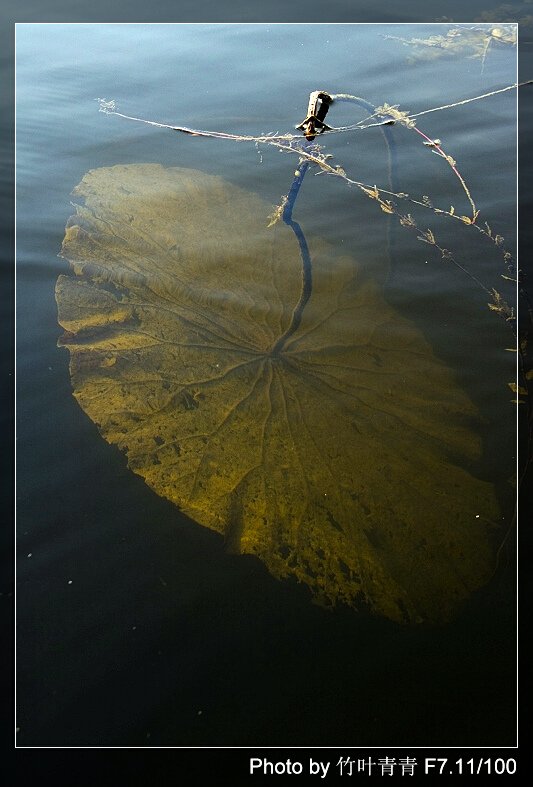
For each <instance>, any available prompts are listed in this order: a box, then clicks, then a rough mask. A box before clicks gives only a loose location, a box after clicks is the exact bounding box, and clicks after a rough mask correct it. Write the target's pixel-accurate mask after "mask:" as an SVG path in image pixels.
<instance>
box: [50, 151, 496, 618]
mask: <svg viewBox="0 0 533 787" xmlns="http://www.w3.org/2000/svg"><path fill="white" fill-rule="evenodd" d="M74 195H75V196H76V197H79V198H84V204H83V205H81V204H80V205H78V206H77V208H76V211H77V213H76V215H75V216H73V217H71V219H70V220H69V222H68V225H67V230H66V236H65V239H64V242H63V248H62V253H61V256H63V257H66V258H68V259H69V260H70V261H71V265H72V269H73V273H72V274H71V275H69V276H60V277H59V279H58V282H57V288H56V297H57V302H58V307H59V321H60V323H61V325H62V326H63V327H64V329H65V333H64V334H63V336H62V338H61V339H60V344H62V345H64V346H67V347H68V349H69V351H70V355H71V360H70V370H71V377H72V384H73V388H74V395H75V397H76V399H77V400H78V402H79V404H80V405H81V407H82V408H83V410H84V411H85V412H86V413H87V414H88V415H89V417H90V418H91V419H92V420H93V421H94V422H96V423H97V424H98V427H99V429H100V432H101V434H102V435H103V437H104V438H105V439H106V440H107V441H108V442H109V443H113V444H116V445H118V446H119V448H120V449H122V450H123V451H124V452H125V453H126V455H127V458H128V463H129V466H130V468H131V469H132V470H133V471H134V472H136V473H138V474H140V475H141V476H142V477H143V478H144V479H145V480H146V483H147V484H148V485H149V486H150V487H151V488H152V489H153V490H155V492H157V493H158V494H159V495H162V496H164V497H166V498H168V499H169V500H171V501H173V502H174V503H175V504H176V505H177V506H179V507H180V508H181V509H182V510H183V511H184V512H186V513H187V514H188V515H189V516H191V517H192V518H194V519H195V520H196V521H197V522H199V523H201V524H202V525H205V526H207V527H210V528H213V529H214V530H217V531H219V532H220V533H222V534H224V536H225V540H226V543H227V545H228V548H229V549H231V550H233V551H236V552H243V553H251V554H253V555H257V556H258V557H259V558H260V559H261V560H262V561H263V562H264V563H265V564H266V565H267V567H268V569H269V570H270V571H271V572H272V574H274V575H275V576H276V577H280V578H282V577H288V576H290V575H295V576H296V577H297V578H298V580H300V581H303V582H305V583H307V584H308V585H309V586H310V588H311V590H312V593H313V596H314V599H315V600H316V601H319V602H321V603H323V604H325V605H329V606H332V605H334V604H336V603H337V602H339V601H343V602H345V603H347V604H350V605H353V606H356V607H357V606H358V605H359V603H360V602H363V601H366V602H368V604H369V605H370V606H371V607H372V608H373V609H374V610H375V611H377V612H379V613H381V614H384V615H386V616H388V617H390V618H392V619H394V620H398V621H422V620H432V621H436V620H443V619H447V618H448V617H449V616H450V614H451V613H452V611H453V610H454V608H455V607H456V606H457V605H458V604H459V603H460V602H461V601H462V600H463V599H465V598H466V597H468V595H469V594H470V593H471V592H472V591H473V590H475V589H477V588H479V587H480V586H482V585H483V584H484V583H485V582H486V581H487V579H488V577H489V576H490V573H491V571H492V567H493V556H492V551H491V542H490V538H489V536H488V530H489V527H490V526H491V525H492V524H493V523H494V522H495V521H496V520H497V519H498V517H499V513H498V508H497V504H496V502H495V497H494V492H493V489H492V486H491V485H489V484H487V483H485V482H483V481H481V480H479V479H477V478H475V477H474V476H473V475H471V474H470V473H469V472H468V471H467V469H465V468H466V467H467V466H468V464H469V463H470V462H472V461H473V460H474V459H476V458H477V457H478V456H479V452H480V443H479V439H478V437H477V435H476V433H475V431H474V429H473V423H475V418H476V412H475V409H474V407H473V405H472V404H471V402H470V401H469V399H468V398H467V397H466V395H465V394H464V393H463V392H462V391H461V390H460V388H458V387H457V385H456V383H455V382H454V379H453V375H452V373H451V372H450V371H449V370H448V369H447V368H446V367H445V366H444V365H443V364H442V362H440V361H439V360H438V359H437V358H435V356H434V355H433V353H432V351H431V348H430V347H429V345H428V343H427V342H426V341H425V340H424V338H423V337H422V336H421V335H420V333H419V332H418V331H417V330H416V329H415V328H414V327H413V325H412V324H411V323H410V322H409V321H408V320H406V319H404V318H403V317H401V316H400V315H399V314H397V313H396V312H395V311H394V310H393V309H391V308H390V306H388V305H387V304H386V302H385V301H384V300H383V299H382V297H381V296H380V294H379V291H378V288H377V287H376V285H375V284H373V283H372V282H369V281H364V279H363V277H362V276H361V274H360V272H359V271H358V268H357V266H356V263H355V262H354V261H353V260H352V259H351V258H348V257H336V256H335V255H334V254H333V253H332V252H331V251H330V250H329V249H328V247H327V246H326V245H325V244H324V243H323V242H321V241H319V240H312V241H311V242H310V244H309V245H310V251H311V258H312V270H313V287H312V294H311V298H310V300H309V302H308V304H307V306H306V307H305V309H304V311H303V314H302V320H301V323H300V325H299V327H298V329H297V330H296V332H295V333H294V334H293V335H291V336H290V337H288V338H287V340H286V341H285V343H284V344H283V346H281V347H280V343H279V340H280V338H281V337H282V336H284V335H285V334H286V332H287V330H288V327H289V325H290V323H291V317H292V313H293V311H294V308H295V306H296V304H297V303H298V301H299V297H300V292H301V287H302V261H301V258H300V251H299V247H298V243H297V240H296V238H295V236H294V234H293V232H292V230H291V229H290V228H289V227H287V226H285V225H283V224H280V223H278V224H277V225H275V226H273V227H270V228H267V224H268V220H267V216H268V214H269V212H270V211H271V209H270V207H269V206H268V205H266V204H265V203H264V202H262V201H261V200H260V199H259V197H257V196H255V195H253V194H250V193H247V192H245V191H243V190H241V189H239V188H236V187H235V186H232V185H229V184H228V183H225V182H223V181H222V180H221V179H219V178H215V177H211V176H209V175H205V174H202V173H200V172H197V171H194V170H188V169H178V168H174V169H164V168H162V167H160V166H157V165H149V164H142V165H141V164H135V165H127V166H116V167H111V168H105V169H98V170H92V171H91V172H89V173H88V174H87V175H86V176H85V177H84V178H83V180H82V182H81V183H80V184H79V186H77V188H76V189H75V191H74ZM81 201H83V200H81ZM274 348H277V349H276V350H275V349H274Z"/></svg>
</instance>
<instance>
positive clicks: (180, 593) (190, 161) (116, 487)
mask: <svg viewBox="0 0 533 787" xmlns="http://www.w3.org/2000/svg"><path fill="white" fill-rule="evenodd" d="M447 29H449V27H446V26H445V27H444V32H445V31H446V30H447ZM442 32H443V29H442V27H441V26H439V25H423V26H415V25H408V26H407V25H404V26H401V27H400V26H394V25H327V26H322V25H298V26H292V25H191V26H188V25H117V26H113V25H75V26H74V25H61V24H56V25H46V26H40V25H33V24H30V25H21V26H19V27H18V33H17V217H18V218H17V249H18V252H17V295H18V307H17V308H18V321H17V330H18V362H17V378H18V389H17V390H18V410H17V416H18V454H17V456H18V484H17V487H18V500H17V508H18V515H17V527H18V539H17V549H18V557H19V563H18V570H17V579H18V589H17V637H18V640H17V651H18V668H17V683H18V686H17V703H18V715H17V726H18V727H19V729H20V732H19V735H18V745H19V746H158V745H164V746H176V747H178V746H339V745H345V746H386V745H389V746H434V745H443V746H506V745H513V744H514V740H515V711H514V708H515V703H514V700H515V687H514V677H515V675H514V649H515V634H514V624H515V612H514V599H515V594H514V584H513V568H512V563H513V558H512V554H511V553H510V552H509V551H508V549H507V548H504V549H503V550H502V551H501V553H500V558H501V559H500V561H499V562H498V565H497V566H496V563H495V567H496V571H495V575H494V577H493V579H492V581H491V582H490V583H489V584H488V585H487V586H486V587H485V588H483V589H482V590H481V591H479V592H478V593H476V594H474V596H473V597H472V598H471V599H470V600H469V601H468V602H467V603H466V604H465V605H464V606H463V607H462V608H461V609H460V610H459V611H458V613H457V616H456V617H455V618H454V620H452V621H451V622H450V623H448V624H445V625H432V626H429V625H427V626H426V625H422V626H419V627H416V626H413V627H409V626H402V625H400V624H397V623H394V622H391V621H389V620H387V619H385V618H380V617H378V616H375V615H373V614H372V613H371V612H369V611H368V610H365V609H364V607H363V608H361V610H360V611H359V612H355V611H354V610H353V609H350V608H347V607H343V606H342V605H341V606H339V607H337V608H336V609H335V610H334V611H333V612H328V611H325V610H323V609H321V608H319V607H316V606H315V605H313V604H312V603H311V597H310V593H309V590H308V589H307V587H306V586H304V585H301V584H297V583H296V581H290V580H288V581H286V582H278V581H277V580H276V579H274V578H273V577H272V576H271V575H270V574H269V573H268V571H267V569H266V567H265V566H263V564H262V563H260V562H259V561H258V560H257V559H256V558H254V557H252V556H249V555H228V554H226V552H225V550H224V544H223V539H222V537H221V536H219V535H218V534H217V533H215V532H212V531H210V530H207V529H204V528H202V527H200V526H199V525H197V524H196V523H194V522H193V521H191V520H189V519H187V518H186V517H184V516H183V515H182V514H181V513H180V512H179V511H178V510H177V508H176V507H175V506H173V505H172V504H171V503H170V502H168V501H167V500H165V499H163V498H161V497H158V496H157V495H156V494H155V493H154V492H152V491H151V490H150V489H149V488H148V486H147V485H146V484H145V482H144V481H143V479H142V478H140V477H139V476H136V475H134V474H133V473H132V472H131V471H130V470H128V468H127V466H126V458H125V456H124V455H123V454H122V453H121V452H120V451H119V450H118V449H117V448H116V447H115V446H112V445H109V444H108V443H106V442H105V441H104V440H103V439H102V438H101V437H100V435H99V433H98V429H97V427H96V425H95V424H94V423H93V422H92V421H91V420H90V419H89V418H88V417H87V415H85V413H84V412H83V411H82V410H81V409H80V407H79V406H78V405H77V403H76V401H75V399H74V398H73V396H72V391H71V386H70V378H69V369H68V362H69V359H68V352H67V351H66V350H65V349H64V348H58V347H57V340H58V337H59V336H60V335H61V333H62V328H61V327H60V326H59V325H58V322H57V308H56V302H55V298H54V287H55V283H56V280H57V278H58V276H59V275H60V274H66V273H67V272H68V267H69V266H68V262H67V261H66V260H63V259H58V257H57V254H58V253H59V251H60V248H61V242H62V239H63V236H64V229H65V224H66V221H67V219H68V217H69V216H70V215H71V214H72V213H73V208H72V206H71V204H70V202H69V199H70V198H69V195H70V192H71V191H72V189H73V188H74V187H75V186H76V184H78V183H79V182H80V180H81V179H82V177H83V176H84V174H85V173H86V172H88V171H89V170H90V169H97V168H101V167H110V166H115V165H117V164H134V163H151V164H161V165H163V166H164V167H190V168H193V169H197V170H201V171H202V172H204V173H206V174H209V175H217V176H220V177H222V178H223V179H224V180H226V181H228V182H230V183H232V184H234V185H236V186H239V187H242V188H244V189H246V190H248V191H252V192H255V193H257V194H259V195H260V196H261V197H262V198H263V199H265V200H266V201H267V202H268V203H269V204H271V205H276V204H279V203H280V199H281V196H282V195H283V194H286V193H287V192H288V189H289V188H290V185H291V182H292V178H293V173H294V168H295V166H296V165H297V162H298V158H297V157H296V156H289V155H281V154H280V153H279V152H278V151H277V150H276V149H274V148H272V147H269V146H267V145H262V146H261V147H260V150H259V151H258V150H257V149H256V148H255V147H254V145H253V144H250V143H243V142H229V141H225V140H217V139H205V138H202V137H189V136H186V135H179V134H177V133H176V132H172V131H170V130H167V129H161V128H156V127H152V126H148V125H144V124H140V123H134V122H131V121H128V120H125V119H123V118H120V117H114V116H109V115H105V114H101V113H99V112H98V103H97V102H96V101H95V99H97V98H105V99H107V100H112V99H114V100H115V101H116V104H117V109H118V111H119V112H122V113H124V114H126V115H132V116H135V117H140V118H146V119H150V120H154V121H157V122H160V123H166V124H177V123H178V124H180V125H185V126H188V127H193V128H200V129H211V130H216V131H223V132H226V133H230V134H245V135H253V136H257V135H262V134H265V133H267V132H280V133H283V132H287V131H289V132H290V131H292V130H293V128H294V126H295V125H296V124H297V123H299V122H301V121H302V120H303V118H304V116H305V112H306V108H307V99H308V95H309V92H310V91H312V90H316V89H323V90H328V91H329V92H330V93H353V94H356V95H358V96H362V97H364V98H365V99H367V100H368V101H370V102H372V103H373V104H375V105H379V104H383V103H384V102H387V103H388V104H389V105H395V104H399V105H400V109H401V110H409V111H410V112H412V113H415V112H421V111H423V110H426V109H431V108H433V107H441V106H443V105H447V104H451V103H455V102H459V101H462V100H464V99H467V98H470V97H473V96H476V95H481V94H483V93H488V92H491V91H492V90H496V89H498V88H501V87H505V86H506V85H510V84H513V83H514V82H515V81H516V50H515V49H513V47H510V46H509V47H507V48H506V47H504V46H497V45H492V46H491V47H490V49H489V50H488V51H487V56H486V58H485V61H484V63H483V65H482V63H481V60H480V59H479V58H478V59H469V58H468V57H466V56H465V55H464V54H457V55H456V56H453V57H450V58H447V59H445V58H438V59H434V60H419V61H417V62H416V63H414V64H413V65H408V63H407V58H408V56H409V55H410V54H412V50H411V48H409V47H406V46H403V45H402V43H401V42H399V41H397V40H392V39H387V38H384V36H387V35H388V36H400V37H403V38H406V39H411V38H413V37H417V38H424V39H427V38H428V37H429V36H431V35H437V34H439V33H442ZM515 102H516V99H515V95H514V93H513V91H508V92H506V93H501V94H499V95H495V96H493V97H490V98H487V99H483V100H481V101H476V102H473V103H471V104H467V105H463V106H457V107H455V108H451V109H448V110H443V111H440V112H435V113H430V114H428V115H425V116H422V117H421V118H420V119H419V120H418V122H417V125H418V127H419V128H420V129H421V130H422V131H423V132H424V133H425V134H426V135H427V136H428V137H430V138H432V139H434V138H436V137H438V138H440V139H441V140H442V144H443V147H444V149H445V150H446V152H447V153H449V154H450V155H452V156H453V158H454V159H455V160H456V161H457V168H458V169H459V171H460V173H461V175H462V176H463V178H464V180H465V181H466V183H467V184H468V187H469V189H470V192H471V194H472V196H473V198H474V200H475V202H476V205H477V207H478V209H479V210H480V211H481V213H480V219H479V220H480V222H481V226H484V224H483V222H485V221H486V222H487V223H488V224H489V225H490V227H491V228H492V229H493V231H494V234H496V233H498V234H500V235H502V236H503V237H504V238H505V241H506V244H507V247H508V248H509V250H510V251H512V252H513V251H514V243H515V241H516V238H515V180H516V169H515V133H516V128H515V126H516V122H515ZM353 117H354V115H353V114H351V110H349V109H347V108H346V107H344V106H342V107H341V106H339V107H336V106H334V107H332V109H331V112H330V115H328V122H329V121H330V118H331V124H333V125H335V126H340V125H344V124H345V123H349V122H353V121H352V118H353ZM362 117H364V114H363V113H361V112H359V113H357V114H356V115H355V119H357V120H359V119H362ZM393 133H394V136H395V143H396V150H397V156H396V158H395V160H394V171H393V173H392V174H393V177H394V178H395V182H396V183H397V184H398V186H397V189H398V190H400V191H403V192H407V193H409V194H411V195H413V196H416V197H417V198H420V197H421V196H422V195H428V196H430V197H431V199H432V200H433V203H434V204H435V205H436V206H439V207H442V208H443V209H448V208H449V206H450V205H453V206H454V208H455V210H456V212H457V213H461V214H465V213H468V210H469V204H468V201H467V199H466V197H465V194H464V191H463V190H462V189H461V186H460V183H459V181H458V179H457V178H456V177H455V175H454V174H453V172H452V170H451V169H450V168H449V167H448V166H447V165H446V163H445V162H444V161H442V160H441V159H439V158H438V156H436V155H434V154H433V153H432V152H431V150H430V149H428V148H425V147H424V146H423V145H422V138H421V137H420V136H419V135H418V134H416V133H415V132H413V131H410V130H408V129H406V128H403V127H399V126H395V127H394V132H393ZM322 141H323V142H324V144H325V145H326V148H327V151H328V152H329V153H331V154H332V155H333V156H334V159H332V161H333V162H334V163H335V164H339V165H340V166H342V167H343V168H344V169H345V170H346V172H347V174H348V175H349V176H350V177H352V178H354V179H355V180H358V181H362V182H364V183H367V184H374V183H376V184H378V185H380V186H383V187H385V188H387V183H388V178H389V174H390V173H389V159H388V150H387V146H386V144H385V141H384V138H383V135H382V133H381V131H380V130H379V129H373V128H369V129H366V130H364V131H357V132H354V133H353V134H350V133H346V134H338V135H330V136H325V137H324V139H323V140H322ZM294 217H295V218H296V219H297V220H298V222H299V223H300V224H301V226H302V229H303V231H304V232H305V233H306V235H308V236H309V237H310V238H311V237H313V236H316V235H318V236H321V237H322V238H324V239H325V240H326V241H327V242H328V243H329V244H331V245H332V246H333V247H334V248H335V250H336V251H337V253H342V254H347V255H350V256H352V257H353V258H355V259H356V260H357V263H358V265H359V266H360V268H361V269H362V270H363V271H364V273H365V276H368V277H371V278H374V279H376V280H377V281H378V282H379V283H380V284H381V286H382V288H383V292H384V294H385V296H386V297H387V299H388V301H389V302H390V303H391V304H392V305H394V307H395V308H396V309H397V310H398V311H400V312H401V313H402V314H403V315H404V316H406V317H408V318H409V319H411V320H412V321H413V322H414V324H415V325H416V327H417V328H418V330H420V331H421V333H422V334H423V335H424V336H425V337H426V339H428V340H429V341H430V343H431V345H432V347H433V350H434V352H435V354H436V355H437V356H438V357H439V358H441V359H442V360H443V361H444V363H445V364H446V365H447V366H448V367H449V368H451V369H452V370H453V372H454V374H455V376H456V380H457V382H458V384H459V385H460V386H461V387H462V388H463V389H464V390H465V391H466V392H467V394H468V396H469V397H470V398H471V399H472V401H473V402H474V403H475V405H476V407H477V408H478V410H479V411H480V413H481V415H482V417H483V419H484V420H483V424H482V426H481V427H479V433H480V435H481V437H482V439H483V446H484V451H483V456H482V458H481V459H480V460H479V462H477V463H476V464H475V466H474V467H472V468H470V472H472V473H473V474H474V475H475V476H476V477H478V478H480V479H482V480H484V481H488V482H490V483H492V484H494V489H495V492H496V495H497V497H498V500H499V503H500V507H501V512H502V521H501V526H500V529H499V530H497V531H496V532H495V533H494V551H496V549H497V547H498V543H499V542H500V541H501V539H502V538H503V536H504V535H505V532H506V528H507V526H508V525H509V524H510V522H511V516H512V510H513V502H514V493H513V490H512V487H511V485H510V483H509V479H510V477H511V476H512V474H513V470H514V462H515V427H514V413H513V408H512V406H511V404H510V401H509V400H510V399H511V398H512V395H511V394H510V390H509V388H508V386H507V383H508V382H509V381H511V380H513V379H514V376H515V375H514V357H513V356H512V354H511V353H509V352H506V349H505V348H507V347H512V346H513V344H514V339H513V336H512V333H511V331H510V330H509V328H508V326H507V325H506V324H505V322H504V321H503V320H500V319H498V317H497V316H496V315H495V314H494V313H493V312H491V311H490V310H489V309H488V308H487V306H486V303H487V300H488V298H487V295H486V293H484V292H483V290H481V288H479V287H478V285H476V284H475V283H474V282H472V280H471V279H469V278H468V277H466V276H465V275H464V274H463V273H462V272H461V271H459V270H458V269H457V268H455V267H454V266H453V265H452V264H451V263H449V262H447V261H444V260H441V259H440V255H439V254H438V253H436V252H434V250H433V249H432V248H431V247H430V246H429V245H427V244H423V243H421V242H419V241H417V240H416V237H415V235H414V233H410V232H409V231H408V230H406V229H403V228H400V227H397V228H396V229H393V230H392V231H390V229H389V227H388V223H387V216H386V215H385V214H384V213H383V212H382V211H381V210H379V206H378V205H377V204H376V203H375V201H374V200H370V199H368V198H367V197H366V196H364V195H363V194H362V192H361V191H360V190H358V189H355V188H354V189H349V188H348V186H347V185H346V184H345V183H343V182H342V181H341V180H338V179H334V178H328V177H314V174H313V173H312V172H309V173H308V174H307V176H306V179H305V181H304V184H303V186H302V189H301V192H300V195H299V197H298V201H297V203H296V207H295V211H294ZM417 219H418V220H420V226H421V227H422V228H423V229H426V227H431V228H432V229H433V231H434V232H435V235H436V237H437V236H438V237H437V239H438V242H439V243H440V244H441V245H442V246H443V247H445V248H447V249H451V250H452V251H453V252H454V254H455V256H456V259H457V260H458V261H460V262H461V264H463V265H464V266H465V267H467V268H468V269H469V270H470V271H472V272H473V273H475V276H476V277H477V278H478V279H480V280H481V281H482V282H483V283H484V284H486V285H487V286H488V287H489V288H491V287H496V288H497V289H498V291H499V292H501V294H502V296H503V297H505V298H506V300H509V301H511V300H512V297H513V286H512V283H511V282H506V281H504V280H503V279H502V278H501V274H502V273H505V272H506V271H505V268H504V266H503V263H502V258H501V254H499V252H498V250H497V249H496V248H495V247H494V246H493V245H492V244H490V242H489V241H487V239H486V238H483V237H481V236H480V235H479V234H478V233H477V232H476V231H475V229H474V228H472V227H467V226H466V225H464V224H462V223H461V222H458V221H457V222H455V221H453V220H451V219H440V220H437V217H436V216H434V215H433V214H431V213H430V212H429V211H428V212H427V214H425V213H424V211H423V210H419V213H418V214H417ZM436 395H437V393H436ZM384 493H386V492H384Z"/></svg>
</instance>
